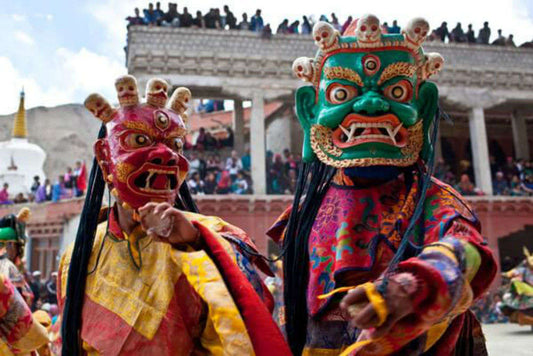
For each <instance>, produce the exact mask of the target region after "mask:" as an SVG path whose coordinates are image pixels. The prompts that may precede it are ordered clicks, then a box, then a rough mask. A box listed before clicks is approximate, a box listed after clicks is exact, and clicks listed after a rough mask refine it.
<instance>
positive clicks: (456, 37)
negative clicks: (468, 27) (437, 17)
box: [450, 22, 466, 43]
mask: <svg viewBox="0 0 533 356" xmlns="http://www.w3.org/2000/svg"><path fill="white" fill-rule="evenodd" d="M450 42H459V43H462V42H466V35H465V32H464V31H463V28H462V27H461V23H460V22H458V23H457V25H456V26H455V28H454V29H453V30H452V32H451V34H450Z"/></svg>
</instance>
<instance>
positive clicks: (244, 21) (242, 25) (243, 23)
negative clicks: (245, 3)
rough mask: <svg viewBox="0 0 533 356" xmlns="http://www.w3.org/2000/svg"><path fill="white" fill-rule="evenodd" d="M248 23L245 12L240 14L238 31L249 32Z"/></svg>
mask: <svg viewBox="0 0 533 356" xmlns="http://www.w3.org/2000/svg"><path fill="white" fill-rule="evenodd" d="M249 29H250V22H248V15H247V14H246V12H244V13H243V14H242V21H241V22H240V23H239V30H249Z"/></svg>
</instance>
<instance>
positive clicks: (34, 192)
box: [30, 176, 41, 194]
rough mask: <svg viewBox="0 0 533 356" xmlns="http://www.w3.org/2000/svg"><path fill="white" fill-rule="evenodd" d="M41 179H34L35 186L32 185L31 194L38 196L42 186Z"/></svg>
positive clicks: (36, 177)
mask: <svg viewBox="0 0 533 356" xmlns="http://www.w3.org/2000/svg"><path fill="white" fill-rule="evenodd" d="M40 179H41V178H40V177H39V176H35V177H33V184H32V185H31V188H30V190H31V192H32V193H33V194H36V193H37V190H38V189H39V187H40V186H41V182H40Z"/></svg>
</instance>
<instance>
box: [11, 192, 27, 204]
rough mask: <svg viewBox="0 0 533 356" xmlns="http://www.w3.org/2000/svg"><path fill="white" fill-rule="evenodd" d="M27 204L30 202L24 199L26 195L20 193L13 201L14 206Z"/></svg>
mask: <svg viewBox="0 0 533 356" xmlns="http://www.w3.org/2000/svg"><path fill="white" fill-rule="evenodd" d="M27 202H28V199H26V198H24V194H22V193H18V194H17V195H16V196H15V199H13V203H14V204H22V203H27Z"/></svg>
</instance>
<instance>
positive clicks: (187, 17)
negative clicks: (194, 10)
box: [180, 7, 194, 27]
mask: <svg viewBox="0 0 533 356" xmlns="http://www.w3.org/2000/svg"><path fill="white" fill-rule="evenodd" d="M193 24H194V19H193V18H192V15H191V14H190V12H189V9H188V8H187V7H184V8H183V14H181V15H180V27H191V26H192V25H193Z"/></svg>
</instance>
